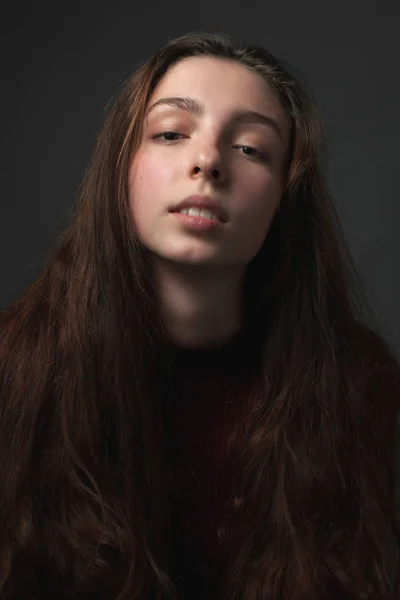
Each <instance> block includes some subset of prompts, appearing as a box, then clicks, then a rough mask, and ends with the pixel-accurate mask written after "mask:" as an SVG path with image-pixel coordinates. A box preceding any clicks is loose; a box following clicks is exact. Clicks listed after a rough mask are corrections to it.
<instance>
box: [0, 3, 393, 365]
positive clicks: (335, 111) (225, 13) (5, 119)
mask: <svg viewBox="0 0 400 600" xmlns="http://www.w3.org/2000/svg"><path fill="white" fill-rule="evenodd" d="M11 10H12V11H13V13H11V12H10V11H11ZM195 30H197V31H214V32H217V31H222V32H226V33H229V34H231V35H233V36H236V37H239V38H240V39H242V40H243V41H247V42H252V43H260V44H262V45H264V46H265V47H266V48H267V49H269V50H270V51H271V52H273V53H274V54H276V55H277V57H278V58H282V59H285V60H287V61H289V62H290V63H292V64H293V65H295V66H296V67H297V68H298V69H300V70H301V71H302V72H303V73H305V75H306V77H307V81H308V84H309V87H310V88H311V89H312V91H313V92H314V94H315V97H316V100H317V103H318V105H319V108H320V110H321V112H322V114H323V116H324V119H325V123H326V129H327V133H328V151H329V156H330V162H329V183H330V186H331V190H332V192H333V195H334V197H335V200H336V204H337V208H338V212H339V216H340V218H341V222H342V225H343V229H344V231H345V235H346V238H347V241H348V244H349V246H350V250H351V253H352V255H353V257H354V258H355V261H356V264H357V266H358V269H359V273H360V275H361V277H362V278H363V279H364V281H365V284H366V286H367V291H368V294H369V298H370V301H371V304H372V307H373V309H374V310H375V311H376V314H377V317H378V320H379V321H380V323H381V327H382V332H383V333H384V335H385V337H386V339H387V340H388V341H389V343H390V344H391V345H392V347H393V348H394V350H395V352H396V354H397V356H398V357H400V273H399V256H400V236H399V234H398V230H399V222H400V219H399V217H400V199H399V191H398V182H397V177H398V174H399V169H398V165H399V158H400V157H399V152H398V145H399V142H398V140H399V139H400V119H399V108H400V85H399V76H400V68H399V59H400V34H399V30H400V2H394V1H393V2H389V3H387V2H378V1H377V2H370V1H368V0H367V1H365V0H364V1H361V0H354V1H351V0H349V1H348V2H343V1H342V0H341V1H339V2H335V3H331V2H328V1H326V0H318V1H315V2H311V1H310V0H308V1H303V2H298V0H288V1H286V2H285V1H282V2H278V1H274V2H270V1H269V0H267V1H264V2H252V3H249V2H234V1H231V0H230V1H229V2H228V1H222V2H212V3H211V2H208V1H206V0H204V2H200V3H199V2H196V3H194V2H187V1H186V2H174V1H172V2H168V3H166V2H159V3H152V4H150V3H146V4H144V5H142V4H140V5H139V4H135V2H134V0H131V1H130V2H118V1H117V0H115V1H112V2H105V3H103V4H100V3H95V2H93V1H90V0H89V1H86V2H82V3H81V4H78V3H75V4H74V2H69V3H63V2H53V4H50V3H46V2H37V3H30V4H28V3H19V4H18V6H17V7H16V8H12V9H10V7H8V13H7V14H5V15H3V18H2V24H1V57H2V59H3V62H4V66H3V68H2V78H3V80H4V81H3V83H4V85H3V93H2V94H1V99H0V102H1V111H0V115H1V136H0V151H1V200H0V281H1V286H0V306H5V305H7V304H8V303H9V302H10V301H11V300H12V299H13V298H15V297H16V296H17V295H19V293H20V292H21V291H22V290H23V289H24V288H25V287H26V285H27V284H28V283H29V282H30V281H32V279H33V278H34V277H35V275H36V274H37V273H38V270H39V268H40V264H41V260H42V257H43V253H44V252H45V250H46V248H47V247H48V245H49V243H50V242H51V241H52V240H53V239H54V237H55V235H56V234H57V232H58V231H59V230H60V227H61V226H62V225H63V223H65V219H66V217H67V215H68V211H69V208H70V206H71V204H72V202H73V200H74V198H75V194H76V191H77V187H78V185H79V182H80V180H81V177H82V174H83V171H84V169H85V166H86V164H87V162H88V160H89V158H90V155H91V152H92V149H93V145H94V140H95V135H96V132H97V130H98V128H99V127H100V125H101V123H102V120H103V111H104V108H105V106H106V104H107V103H108V101H109V100H110V99H111V97H112V96H113V95H114V94H115V93H116V92H117V90H118V89H119V86H120V84H121V82H122V80H123V79H124V78H125V77H126V76H127V75H128V74H129V73H131V72H132V71H133V70H134V69H135V68H136V66H137V64H138V62H139V61H143V60H144V59H146V58H147V57H148V56H149V55H151V54H152V53H153V52H154V51H156V50H157V48H158V47H159V46H160V45H162V44H163V43H165V42H166V41H167V40H168V39H170V38H172V37H175V36H177V35H182V34H184V33H187V32H189V31H195Z"/></svg>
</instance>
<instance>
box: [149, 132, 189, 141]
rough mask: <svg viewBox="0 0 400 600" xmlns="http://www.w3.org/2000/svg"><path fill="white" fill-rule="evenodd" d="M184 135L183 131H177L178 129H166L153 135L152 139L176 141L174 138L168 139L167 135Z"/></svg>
mask: <svg viewBox="0 0 400 600" xmlns="http://www.w3.org/2000/svg"><path fill="white" fill-rule="evenodd" d="M177 135H182V134H181V133H177V132H176V131H164V132H163V133H157V134H156V135H153V136H152V138H151V139H152V140H162V141H163V142H174V141H175V140H174V139H166V136H168V138H170V137H171V136H172V137H173V136H177Z"/></svg>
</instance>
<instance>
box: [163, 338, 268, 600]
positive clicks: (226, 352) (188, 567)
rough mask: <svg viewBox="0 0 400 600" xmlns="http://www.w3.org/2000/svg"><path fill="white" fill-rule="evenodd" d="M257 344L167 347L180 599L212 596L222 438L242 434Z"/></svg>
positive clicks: (217, 567) (225, 461)
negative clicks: (172, 377)
mask: <svg viewBox="0 0 400 600" xmlns="http://www.w3.org/2000/svg"><path fill="white" fill-rule="evenodd" d="M258 347H259V346H258V345H257V344H256V343H255V342H254V337H253V336H251V335H249V334H244V333H240V334H239V335H237V336H235V338H234V339H233V340H231V342H230V343H228V344H225V345H223V346H220V347H212V348H203V349H183V348H180V347H173V348H172V355H173V360H174V363H175V366H176V370H177V374H178V382H179V388H180V391H179V390H177V393H176V394H172V396H170V397H169V398H168V400H167V406H166V407H165V431H166V442H167V452H168V454H169V460H170V464H171V470H172V472H173V474H174V477H175V481H176V484H177V486H178V489H177V496H176V500H175V501H174V503H173V507H172V508H173V511H172V512H173V531H174V540H173V550H172V551H171V557H170V558H171V571H172V574H173V577H174V581H175V583H176V585H177V587H178V590H179V591H181V593H182V598H184V599H185V600H194V599H195V598H203V597H204V598H207V600H208V599H210V600H211V598H214V597H215V598H216V597H218V587H219V585H220V582H221V580H222V578H223V574H224V569H225V565H226V561H227V557H228V551H229V550H230V549H229V548H227V547H226V545H225V546H224V545H223V544H222V543H221V541H220V538H219V537H218V527H219V525H220V524H221V520H222V514H223V513H222V504H223V503H224V502H225V501H226V500H227V498H228V496H229V494H230V493H231V492H232V491H233V489H234V478H235V474H236V469H235V461H234V458H233V455H232V451H230V450H229V446H228V438H229V435H230V433H231V432H232V430H233V427H234V426H235V425H240V429H239V431H241V430H243V426H244V424H245V422H246V418H247V416H248V414H249V410H250V406H251V391H252V389H253V387H254V386H255V385H257V381H258V380H259V379H260V376H261V375H260V373H261V370H260V368H259V356H260V352H259V350H258Z"/></svg>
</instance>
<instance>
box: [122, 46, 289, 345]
mask: <svg viewBox="0 0 400 600" xmlns="http://www.w3.org/2000/svg"><path fill="white" fill-rule="evenodd" d="M176 96H178V97H191V98H194V99H196V100H197V101H199V102H200V103H201V104H202V105H203V106H204V110H203V112H202V114H192V113H190V112H188V111H187V110H184V109H182V108H176V107H171V106H165V105H161V106H160V105H159V106H157V107H155V108H154V109H153V110H151V111H150V113H149V114H148V116H147V118H146V120H145V123H144V127H143V136H142V140H141V145H140V148H139V150H138V152H137V154H136V155H135V157H134V158H133V161H132V165H131V169H130V174H129V203H130V210H131V215H132V218H133V223H134V226H135V228H136V230H137V231H138V234H139V237H140V238H141V241H142V242H143V243H144V245H145V246H146V247H147V248H148V249H149V250H151V251H152V253H153V256H154V268H155V273H156V278H157V281H158V283H159V286H160V287H159V289H160V294H161V298H162V304H163V306H164V310H165V317H166V323H167V327H168V325H170V326H171V334H172V335H173V337H175V338H176V341H181V342H184V341H185V340H184V339H183V338H184V337H185V336H186V337H187V336H188V334H189V338H190V339H191V340H192V342H201V341H202V339H200V338H204V339H203V341H204V342H206V341H207V342H208V343H210V342H212V338H215V341H217V340H218V339H221V338H224V337H229V335H231V334H233V333H234V332H235V330H237V329H238V327H240V320H241V316H240V315H241V283H242V280H243V275H244V273H245V269H246V266H247V264H248V263H249V262H250V261H251V260H252V258H253V257H254V256H255V255H256V254H257V252H258V251H259V249H260V247H261V246H262V243H263V241H264V239H265V236H266V235H267V233H268V229H269V226H270V224H271V222H272V219H273V216H274V214H275V212H276V209H277V207H278V205H279V202H280V199H281V197H282V192H283V188H284V185H285V177H286V164H287V160H286V157H287V152H288V147H289V135H290V124H289V119H288V117H287V115H286V113H285V111H284V109H283V107H282V106H281V104H280V102H279V100H278V99H277V97H276V95H275V93H274V92H273V91H272V89H270V88H269V86H268V85H267V84H266V83H265V82H264V81H263V79H262V78H261V77H260V76H259V75H258V74H256V73H253V72H252V71H250V70H249V69H247V68H246V67H244V66H243V65H240V64H238V63H235V62H234V61H229V60H224V59H215V58H211V57H190V58H187V59H184V60H183V61H181V62H179V63H177V64H175V65H173V66H172V67H171V69H170V70H169V71H168V72H167V73H166V74H165V75H164V77H163V79H162V80H161V81H160V82H159V83H158V85H157V87H156V88H155V90H154V92H153V95H152V97H151V98H150V101H149V105H148V108H150V107H151V106H152V105H153V104H154V103H155V102H157V101H158V100H159V99H161V98H165V97H176ZM239 109H248V110H253V111H257V112H259V113H262V114H264V115H267V116H268V117H271V118H273V119H274V120H275V121H276V123H277V124H278V127H279V130H280V135H279V134H278V133H277V132H276V130H275V128H274V127H272V126H266V125H263V124H260V123H242V124H233V125H232V124H231V123H230V119H231V118H232V116H233V114H234V113H235V111H237V110H239ZM165 132H175V133H174V134H167V135H166V136H161V137H159V138H158V139H157V138H156V139H155V138H154V136H157V135H159V134H162V133H165ZM257 151H259V152H260V153H261V154H258V152H257ZM192 194H201V195H209V196H212V197H213V198H216V199H217V200H218V201H219V202H220V203H221V205H222V206H223V207H224V209H225V210H226V212H227V216H228V219H227V222H226V223H225V224H224V225H223V226H222V227H221V228H218V229H217V230H212V231H208V232H201V233H200V232H193V231H191V230H188V229H186V228H185V227H184V226H183V225H182V223H181V222H180V220H179V219H177V218H176V217H175V216H174V215H173V214H171V213H170V212H169V209H170V207H171V205H173V204H176V203H177V202H180V201H181V200H183V199H184V198H185V197H187V196H189V195H192ZM174 329H175V334H174V332H173V330H174ZM178 330H179V331H180V332H181V334H182V332H183V331H185V332H186V333H185V336H183V337H182V335H181V334H179V332H178ZM200 332H202V334H201V335H200ZM211 332H213V333H214V335H213V336H211V337H210V334H211ZM189 343H190V342H189Z"/></svg>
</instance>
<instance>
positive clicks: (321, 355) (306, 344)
mask: <svg viewBox="0 0 400 600" xmlns="http://www.w3.org/2000/svg"><path fill="white" fill-rule="evenodd" d="M200 55H201V56H214V57H219V58H226V59H230V60H235V61H238V62H239V63H241V64H243V65H245V66H247V67H248V68H249V69H252V70H253V71H255V72H256V73H259V74H260V75H261V76H262V77H263V78H264V79H265V80H266V81H267V82H268V84H269V85H270V86H271V87H272V89H274V90H275V92H276V93H277V95H278V97H279V99H280V101H281V103H282V105H283V106H284V108H285V109H286V111H287V113H288V115H289V117H290V119H291V122H292V130H293V135H292V141H291V156H290V165H289V172H288V179H287V185H286V188H285V192H284V195H283V198H282V201H281V204H280V207H279V210H278V212H277V214H276V216H275V219H274V221H273V223H272V226H271V228H270V231H269V233H268V236H267V238H266V240H265V243H264V245H263V247H262V248H261V250H260V252H259V253H258V255H257V256H256V258H255V259H254V260H253V261H252V263H251V264H250V265H249V268H248V273H247V279H246V288H245V289H246V303H247V304H246V306H247V314H248V315H249V318H248V321H249V327H251V325H252V324H256V326H257V331H258V332H259V333H260V335H261V336H262V358H263V365H264V366H263V382H264V383H263V386H262V389H260V390H259V391H258V393H257V396H256V397H255V398H254V403H253V410H252V414H251V416H250V418H249V421H248V423H247V430H246V437H245V440H244V441H243V443H242V445H241V448H240V456H239V463H238V465H239V469H238V483H237V487H236V489H235V493H234V494H233V495H232V497H231V498H230V502H229V504H228V505H227V509H228V512H227V514H228V515H229V520H228V527H229V523H230V522H231V521H230V520H231V519H232V522H235V523H236V524H237V528H236V530H237V531H240V542H239V543H238V547H237V548H236V549H235V550H237V552H235V557H234V560H232V562H231V564H230V566H229V571H228V573H227V574H226V578H225V592H226V597H227V598H229V599H230V600H256V599H261V598H265V599H271V600H273V599H278V598H279V599H285V600H295V599H296V600H300V599H306V598H307V600H310V599H314V600H317V599H318V600H319V599H321V600H322V599H324V600H326V599H327V598H335V599H338V598H346V599H350V598H351V599H353V598H354V599H356V598H357V599H360V600H361V599H363V600H372V599H374V600H376V599H378V598H379V599H382V600H383V599H385V600H387V599H388V598H395V590H394V584H393V580H394V574H395V570H397V565H398V558H397V555H396V551H395V546H394V540H396V541H397V542H398V541H399V540H400V536H399V526H398V522H397V521H396V509H395V475H396V448H395V442H396V419H397V415H398V411H399V408H400V384H399V382H400V377H399V368H398V365H397V363H396V361H395V359H394V357H393V353H392V352H391V350H390V348H389V347H388V344H387V343H386V342H385V341H384V340H383V338H382V336H381V335H379V334H378V333H376V332H374V331H373V329H372V327H370V326H369V325H368V324H367V323H366V321H365V315H367V313H366V312H363V307H364V306H366V302H365V299H364V297H363V294H362V286H361V285H360V284H359V280H358V278H357V276H356V274H355V270H354V268H353V265H352V261H351V258H350V256H349V253H348V252H347V250H346V244H345V242H344V240H343V237H342V234H341V229H340V226H339V223H338V219H337V217H336V213H335V209H334V206H333V203H332V200H331V197H330V195H329V192H328V189H327V185H326V182H325V175H324V169H323V160H322V157H323V151H324V150H323V141H324V131H323V126H322V122H321V118H320V116H319V113H318V111H317V109H316V106H315V103H314V101H313V98H312V95H311V94H310V93H309V92H307V91H306V87H305V86H304V84H303V83H301V80H300V78H299V76H298V75H295V74H294V71H293V70H291V68H290V67H289V66H288V65H286V64H283V63H282V62H281V61H278V60H277V59H276V58H275V57H274V56H272V55H271V54H270V53H268V52H267V51H266V50H265V49H263V48H261V47H258V46H246V45H243V44H241V43H239V42H237V41H235V40H233V39H232V38H230V37H229V36H227V35H223V34H204V33H192V34H188V35H185V36H182V37H180V38H178V39H175V40H171V41H169V43H167V44H166V45H165V46H164V47H163V48H161V49H160V50H159V51H158V52H156V54H155V55H154V56H153V57H152V58H151V59H149V60H148V61H147V62H144V63H143V64H141V65H140V66H139V68H138V69H137V70H136V72H135V73H134V74H133V75H132V76H131V77H130V78H129V79H128V80H127V81H126V83H125V84H124V86H123V88H122V90H121V92H120V94H119V96H118V98H117V99H116V101H115V102H114V104H113V106H111V108H110V109H109V111H108V115H107V118H106V120H105V123H104V126H103V128H102V130H101V132H100V134H99V136H98V139H97V144H96V147H95V150H94V154H93V158H92V161H91V164H90V166H89V168H88V170H87V172H86V173H85V176H84V179H83V182H82V185H81V189H80V193H79V198H78V202H77V206H76V209H75V211H74V214H73V215H72V218H71V223H70V225H69V226H68V228H67V229H66V231H65V233H64V234H63V235H62V236H61V239H60V240H59V242H58V244H57V246H56V248H55V250H54V252H53V254H52V255H51V256H50V258H49V260H48V261H47V263H46V266H45V268H44V270H43V272H42V274H41V275H40V276H39V277H38V279H37V280H36V281H35V282H34V283H33V284H32V285H30V287H29V288H28V289H27V290H26V291H25V292H24V293H23V294H22V295H21V297H19V298H18V299H17V300H16V301H14V302H13V303H12V304H11V305H10V306H9V307H8V308H7V309H6V310H4V311H3V312H2V313H1V316H0V332H1V342H0V394H1V404H0V490H1V493H0V532H1V533H0V596H1V598H5V599H9V598H13V599H16V598H18V599H20V600H25V599H28V598H29V599H33V598H57V599H66V598H68V599H71V600H72V599H73V600H75V599H77V598H85V599H88V598H97V599H100V598H107V600H111V599H118V600H124V599H128V598H129V600H134V599H135V598H137V599H139V598H140V599H143V600H147V599H149V598H155V599H161V598H175V597H177V596H176V592H175V589H174V585H173V582H172V581H171V578H170V577H169V574H168V540H169V538H170V519H169V515H168V512H169V511H168V502H169V491H168V489H169V480H168V476H167V473H168V469H167V467H166V464H165V458H164V453H163V450H162V422H161V418H160V412H161V411H160V410H159V402H160V397H161V394H162V392H163V389H162V385H161V378H160V376H159V374H160V370H159V369H160V364H162V360H163V358H162V357H163V353H162V352H160V348H162V347H163V344H162V342H163V340H164V330H163V323H162V320H161V317H160V311H159V306H158V299H157V296H156V293H155V290H154V288H153V285H152V279H151V276H150V268H149V257H148V254H147V252H146V249H145V248H144V247H142V245H141V244H140V241H139V239H138V236H137V235H136V232H135V230H134V227H133V225H132V223H131V219H130V218H129V211H128V207H127V180H128V176H127V174H128V168H129V165H130V162H131V160H132V158H133V157H134V155H135V152H136V150H137V148H138V145H139V143H140V138H141V127H142V123H143V119H144V113H145V109H146V105H147V102H148V100H149V97H150V94H151V93H152V91H153V89H154V87H155V86H156V84H157V83H158V81H160V79H161V77H162V76H163V75H164V73H165V72H166V71H167V69H168V68H169V67H170V66H171V65H172V64H174V63H176V62H177V61H180V60H182V59H184V58H185V57H189V56H200ZM250 315H251V317H250ZM364 321H365V322H364ZM397 590H398V588H397ZM390 594H393V595H390Z"/></svg>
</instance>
